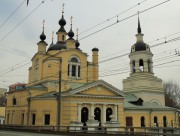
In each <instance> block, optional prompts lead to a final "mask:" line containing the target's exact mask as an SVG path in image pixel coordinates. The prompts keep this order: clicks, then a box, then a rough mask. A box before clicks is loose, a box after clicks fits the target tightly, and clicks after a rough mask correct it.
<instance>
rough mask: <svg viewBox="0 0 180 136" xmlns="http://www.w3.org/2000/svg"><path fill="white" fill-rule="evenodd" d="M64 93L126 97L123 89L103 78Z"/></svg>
mask: <svg viewBox="0 0 180 136" xmlns="http://www.w3.org/2000/svg"><path fill="white" fill-rule="evenodd" d="M64 95H66V96H67V95H86V96H88V95H89V96H110V97H113V96H114V97H124V96H126V94H124V93H123V92H122V91H121V90H119V89H117V88H115V87H114V86H112V85H110V84H108V83H107V82H105V81H103V80H98V81H96V82H92V83H89V84H85V85H84V86H81V87H79V88H76V89H74V90H71V91H68V92H66V93H65V94H64Z"/></svg>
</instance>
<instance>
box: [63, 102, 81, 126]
mask: <svg viewBox="0 0 180 136" xmlns="http://www.w3.org/2000/svg"><path fill="white" fill-rule="evenodd" d="M62 107H63V108H62V114H61V115H62V125H64V126H68V125H69V124H70V121H77V118H78V111H77V103H74V102H63V103H62Z"/></svg>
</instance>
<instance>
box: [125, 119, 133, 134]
mask: <svg viewBox="0 0 180 136" xmlns="http://www.w3.org/2000/svg"><path fill="white" fill-rule="evenodd" d="M126 126H127V127H132V126H133V118H132V117H126ZM130 132H132V133H133V132H134V129H133V128H130Z"/></svg>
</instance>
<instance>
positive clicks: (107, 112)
mask: <svg viewBox="0 0 180 136" xmlns="http://www.w3.org/2000/svg"><path fill="white" fill-rule="evenodd" d="M111 115H112V109H111V108H107V109H106V121H110V120H111V118H110V116H111Z"/></svg>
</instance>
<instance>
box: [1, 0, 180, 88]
mask: <svg viewBox="0 0 180 136" xmlns="http://www.w3.org/2000/svg"><path fill="white" fill-rule="evenodd" d="M23 1H24V3H23ZM165 1H166V0H64V1H62V0H45V1H44V3H43V4H41V2H42V0H29V5H28V6H27V5H26V0H1V1H0V10H1V11H0V88H7V86H9V85H11V84H13V83H16V82H25V83H27V80H28V68H29V67H30V66H31V63H29V62H30V60H31V58H32V57H33V55H34V54H35V53H36V52H37V42H39V41H40V39H39V35H40V34H41V32H42V21H43V19H44V20H45V34H46V37H47V38H46V42H47V43H48V44H50V43H51V33H52V31H55V32H57V31H58V29H59V24H58V21H59V19H60V18H61V11H62V3H63V2H64V3H65V13H64V17H65V19H66V22H67V24H66V26H65V28H66V31H67V32H68V31H69V27H70V17H71V16H73V30H74V32H75V31H76V28H79V39H80V44H81V45H80V48H81V49H82V51H83V52H87V53H88V55H89V58H88V60H89V61H91V55H92V52H91V50H92V48H94V47H97V48H99V61H100V79H103V80H105V81H107V82H109V83H111V84H112V85H114V86H115V87H118V88H119V89H122V80H123V79H125V78H126V77H127V76H129V70H130V68H129V58H128V55H125V56H124V57H118V58H116V57H117V56H121V55H123V54H126V53H130V48H131V46H132V45H133V44H134V43H135V42H136V38H135V34H136V33H137V18H138V17H137V15H134V14H137V12H138V11H140V22H141V28H142V33H143V34H144V42H146V43H148V44H149V45H150V46H152V45H157V44H158V43H162V42H165V40H166V41H169V40H171V39H174V38H177V37H179V36H180V19H179V17H180V10H179V7H180V0H169V1H168V2H165ZM162 2H165V3H164V4H162V5H159V6H157V7H155V8H152V9H149V8H150V7H153V6H154V5H157V4H159V3H162ZM21 3H22V5H21ZM138 3H139V4H138ZM38 5H39V6H38ZM18 7H19V8H18ZM17 8H18V10H16V9H17ZM147 9H149V10H147ZM15 10H16V12H15V13H14V14H13V15H12V12H13V11H15ZM125 11H126V12H125ZM142 11H144V12H142ZM10 15H12V16H11V17H10V18H9V19H8V20H7V18H8V17H9V16H10ZM117 15H118V20H119V21H120V22H119V23H116V22H117ZM132 15H134V16H132ZM130 16H132V17H130ZM113 17H114V18H113ZM128 17H129V18H128ZM126 18H127V19H126ZM6 20H7V21H6ZM5 21H6V22H5ZM4 22H5V23H4ZM111 24H114V25H111ZM95 26H96V27H95ZM107 26H109V27H107ZM90 28H93V29H90ZM89 29H90V30H89ZM99 30H101V31H99ZM158 39H159V40H158ZM56 40H57V38H56V35H55V38H54V42H56ZM48 47H49V46H47V48H48ZM175 50H176V51H177V52H178V51H179V52H180V40H176V41H175V40H174V41H173V42H170V43H166V44H162V45H159V46H156V47H153V48H151V51H152V53H153V54H154V56H153V61H154V62H153V65H154V73H155V76H158V77H159V78H161V79H162V80H163V81H167V80H174V81H176V82H177V83H178V84H180V75H179V73H180V72H179V69H180V56H178V54H176V52H175ZM110 58H115V59H110ZM108 59H110V60H108ZM103 60H108V61H105V62H102V61H103ZM27 63H29V64H27ZM18 67H20V68H18ZM5 73H6V74H5Z"/></svg>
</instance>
